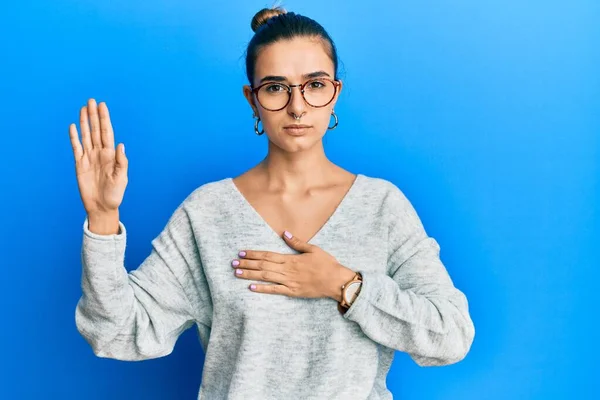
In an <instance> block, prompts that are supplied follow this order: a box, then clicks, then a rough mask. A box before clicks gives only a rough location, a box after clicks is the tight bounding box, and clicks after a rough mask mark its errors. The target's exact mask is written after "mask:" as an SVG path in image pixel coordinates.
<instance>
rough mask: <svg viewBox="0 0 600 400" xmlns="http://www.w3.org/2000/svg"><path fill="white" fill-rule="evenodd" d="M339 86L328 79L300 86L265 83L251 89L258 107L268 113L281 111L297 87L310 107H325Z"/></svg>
mask: <svg viewBox="0 0 600 400" xmlns="http://www.w3.org/2000/svg"><path fill="white" fill-rule="evenodd" d="M339 86H340V82H339V81H334V80H332V79H328V78H317V79H311V80H308V81H306V82H304V83H303V84H301V85H286V84H284V83H280V82H265V83H263V84H261V85H260V86H258V87H255V88H252V93H254V94H255V95H256V99H257V100H258V102H259V103H260V105H261V106H262V107H263V108H264V109H266V110H269V111H279V110H283V109H284V108H285V107H287V105H288V104H289V102H290V99H291V98H292V88H293V87H299V88H300V93H302V97H303V98H304V101H306V103H307V104H308V105H309V106H312V107H317V108H318V107H325V106H326V105H327V104H329V103H331V101H332V100H333V98H334V97H335V94H336V93H337V91H338V87H339Z"/></svg>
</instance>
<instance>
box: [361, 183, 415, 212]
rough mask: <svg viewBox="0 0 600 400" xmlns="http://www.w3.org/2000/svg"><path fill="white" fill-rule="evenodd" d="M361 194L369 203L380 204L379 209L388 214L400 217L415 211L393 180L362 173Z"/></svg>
mask: <svg viewBox="0 0 600 400" xmlns="http://www.w3.org/2000/svg"><path fill="white" fill-rule="evenodd" d="M363 182H364V184H363V190H362V193H363V196H365V198H368V200H369V202H370V203H371V204H373V203H375V204H378V205H380V207H381V211H382V212H384V213H385V214H387V215H390V216H396V217H402V216H405V215H406V214H412V213H414V212H415V210H414V207H413V205H412V203H411V202H410V200H409V199H408V197H407V196H406V195H405V194H404V191H403V190H402V189H401V188H400V187H399V186H398V185H397V184H395V183H394V182H392V181H390V180H388V179H385V178H380V177H373V176H367V175H364V174H363Z"/></svg>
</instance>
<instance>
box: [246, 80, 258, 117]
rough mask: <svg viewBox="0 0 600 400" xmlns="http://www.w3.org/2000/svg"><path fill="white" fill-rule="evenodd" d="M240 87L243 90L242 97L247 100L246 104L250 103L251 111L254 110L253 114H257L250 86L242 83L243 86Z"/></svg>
mask: <svg viewBox="0 0 600 400" xmlns="http://www.w3.org/2000/svg"><path fill="white" fill-rule="evenodd" d="M242 89H243V92H244V97H245V98H246V100H247V101H248V104H250V107H251V108H252V111H253V112H254V114H256V115H259V114H258V108H257V107H256V105H255V104H254V95H253V94H252V88H251V87H250V85H244V87H243V88H242Z"/></svg>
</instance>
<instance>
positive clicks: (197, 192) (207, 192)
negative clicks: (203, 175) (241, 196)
mask: <svg viewBox="0 0 600 400" xmlns="http://www.w3.org/2000/svg"><path fill="white" fill-rule="evenodd" d="M228 199H231V193H230V179H229V178H223V179H219V180H215V181H210V182H206V183H203V184H202V185H200V186H198V187H196V188H195V189H194V190H192V192H190V193H189V194H188V195H187V197H186V198H185V199H184V200H183V202H182V203H181V206H182V207H184V208H186V209H187V210H188V211H189V212H205V213H212V212H213V211H215V210H216V209H218V208H220V207H223V206H225V203H226V202H227V200H228Z"/></svg>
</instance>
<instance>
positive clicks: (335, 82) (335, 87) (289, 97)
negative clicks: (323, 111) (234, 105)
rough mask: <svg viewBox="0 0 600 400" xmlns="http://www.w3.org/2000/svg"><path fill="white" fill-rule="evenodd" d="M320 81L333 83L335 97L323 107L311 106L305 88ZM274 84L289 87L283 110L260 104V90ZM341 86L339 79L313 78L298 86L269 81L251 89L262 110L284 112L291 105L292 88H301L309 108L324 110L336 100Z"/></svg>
mask: <svg viewBox="0 0 600 400" xmlns="http://www.w3.org/2000/svg"><path fill="white" fill-rule="evenodd" d="M319 80H321V81H322V80H326V81H329V82H331V83H333V88H334V92H333V96H331V100H329V101H328V102H327V103H326V104H323V105H322V106H313V105H312V104H310V103H309V102H308V101H307V100H306V97H304V87H305V86H306V85H307V84H308V83H310V82H314V81H319ZM273 83H276V84H278V85H281V86H285V87H287V88H288V90H287V93H288V100H287V102H286V103H285V105H284V106H283V107H281V108H278V109H276V110H271V109H269V108H266V107H265V106H263V105H262V103H261V102H260V100H259V99H258V91H259V90H260V89H261V88H262V87H263V86H266V85H270V84H273ZM340 85H341V82H340V81H339V80H337V79H330V78H313V79H309V80H307V81H306V82H304V83H302V84H298V85H288V84H285V83H282V82H277V81H268V82H264V83H261V84H260V85H258V86H257V87H252V86H251V87H250V88H251V89H252V93H253V94H254V95H255V96H256V101H258V103H259V104H260V106H261V107H262V108H264V109H265V110H267V111H281V110H283V109H284V108H286V107H287V106H288V105H289V104H290V101H291V100H292V88H294V87H299V88H300V94H302V99H304V102H305V103H306V104H308V105H309V106H311V107H313V108H323V107H326V106H328V105H329V104H331V102H332V101H333V99H335V95H336V94H337V93H338V88H339V87H340Z"/></svg>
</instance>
